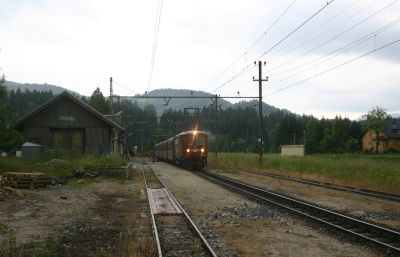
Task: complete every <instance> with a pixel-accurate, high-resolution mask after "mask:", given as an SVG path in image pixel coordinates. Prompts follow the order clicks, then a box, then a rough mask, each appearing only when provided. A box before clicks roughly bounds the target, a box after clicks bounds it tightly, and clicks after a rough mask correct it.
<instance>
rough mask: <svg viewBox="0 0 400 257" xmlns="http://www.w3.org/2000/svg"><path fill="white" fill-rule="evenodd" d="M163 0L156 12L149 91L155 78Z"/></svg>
mask: <svg viewBox="0 0 400 257" xmlns="http://www.w3.org/2000/svg"><path fill="white" fill-rule="evenodd" d="M163 2H164V1H163V0H158V3H157V13H156V22H155V24H156V25H155V28H154V38H153V51H152V55H151V60H150V71H149V81H148V85H147V91H150V88H151V82H152V80H153V70H154V62H155V59H156V52H157V43H158V33H159V31H160V23H161V14H162V8H163Z"/></svg>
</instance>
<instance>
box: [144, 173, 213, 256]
mask: <svg viewBox="0 0 400 257" xmlns="http://www.w3.org/2000/svg"><path fill="white" fill-rule="evenodd" d="M141 167H142V174H143V177H144V183H145V186H146V192H147V194H148V198H149V203H150V213H151V221H152V226H153V232H154V235H155V241H156V244H157V251H158V256H159V257H162V256H165V257H175V256H176V257H181V256H199V257H203V256H204V257H216V256H217V255H216V253H215V252H214V250H213V249H212V248H211V246H210V245H209V243H208V242H207V241H206V239H205V237H204V236H203V235H202V234H201V232H200V230H199V229H198V228H197V226H196V225H195V224H194V222H193V221H192V219H191V218H190V217H189V215H188V214H187V212H186V211H185V210H184V209H183V208H182V206H181V205H180V204H179V203H178V201H177V200H176V199H175V197H174V196H173V195H172V194H171V192H170V191H169V190H168V189H167V188H166V187H165V185H164V184H163V183H162V181H161V180H159V178H158V177H157V175H156V174H155V173H153V171H152V169H151V167H149V166H144V165H142V166H141ZM149 173H151V174H153V176H154V177H156V178H157V179H158V183H159V184H160V185H161V187H160V188H157V189H156V190H163V192H165V193H166V194H167V197H168V199H170V201H172V205H173V206H175V207H174V208H177V209H178V211H179V213H176V214H162V213H157V210H155V209H154V208H155V207H152V206H151V204H152V202H151V201H150V199H151V198H152V196H149V193H151V192H152V191H151V188H149V187H148V183H147V179H146V176H148V174H149ZM154 177H152V180H153V181H152V182H151V183H152V184H154ZM149 189H150V190H149ZM163 204H164V203H161V205H163Z"/></svg>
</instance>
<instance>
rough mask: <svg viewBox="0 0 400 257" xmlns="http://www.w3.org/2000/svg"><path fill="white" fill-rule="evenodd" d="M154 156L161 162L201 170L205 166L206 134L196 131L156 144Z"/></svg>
mask: <svg viewBox="0 0 400 257" xmlns="http://www.w3.org/2000/svg"><path fill="white" fill-rule="evenodd" d="M154 154H155V157H156V158H157V159H159V160H162V161H167V162H171V163H175V164H177V165H179V166H188V167H192V168H194V169H203V168H204V166H206V165H207V155H208V134H207V133H206V132H204V131H196V130H192V131H186V132H182V133H180V134H178V135H176V136H174V137H172V138H170V139H168V140H165V141H163V142H160V143H158V144H156V145H155V146H154Z"/></svg>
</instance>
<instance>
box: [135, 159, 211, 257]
mask: <svg viewBox="0 0 400 257" xmlns="http://www.w3.org/2000/svg"><path fill="white" fill-rule="evenodd" d="M141 167H142V175H143V177H144V181H145V186H146V194H147V182H146V175H145V172H144V165H141ZM148 167H149V168H150V169H151V167H150V166H148ZM153 173H154V175H155V176H156V178H157V179H158V181H159V182H160V184H161V185H162V187H163V189H165V191H166V192H167V194H168V195H169V196H170V197H171V199H172V200H173V201H174V204H176V205H177V206H178V208H179V209H180V210H181V211H182V214H183V217H184V219H185V220H186V223H187V224H188V225H189V227H190V230H191V231H192V232H193V233H194V235H195V236H197V237H198V239H200V243H201V248H202V249H203V251H204V252H205V255H201V256H211V257H217V254H216V253H215V252H214V250H213V249H212V247H211V246H210V244H209V243H208V242H207V240H206V238H205V237H204V236H203V234H202V233H201V232H200V230H199V228H198V227H197V226H196V224H195V223H194V222H193V220H192V219H191V218H190V216H189V215H188V213H187V212H186V211H185V209H184V208H183V207H182V206H181V205H180V204H179V202H178V201H177V200H176V198H175V197H174V196H173V194H172V193H171V191H170V190H169V189H168V188H167V187H166V186H165V184H164V183H163V182H162V181H161V179H160V178H159V176H158V175H157V174H156V173H155V172H153ZM147 197H148V195H147ZM150 212H151V220H152V225H153V230H154V235H155V237H156V243H157V250H158V256H159V257H162V256H163V245H162V243H161V241H160V234H159V232H158V229H157V224H156V217H155V215H154V213H153V211H152V210H151V208H150Z"/></svg>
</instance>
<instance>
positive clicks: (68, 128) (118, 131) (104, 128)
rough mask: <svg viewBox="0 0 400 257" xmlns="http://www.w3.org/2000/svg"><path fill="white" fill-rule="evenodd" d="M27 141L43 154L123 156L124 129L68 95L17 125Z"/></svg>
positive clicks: (36, 110)
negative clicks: (56, 152)
mask: <svg viewBox="0 0 400 257" xmlns="http://www.w3.org/2000/svg"><path fill="white" fill-rule="evenodd" d="M17 129H18V130H19V131H20V132H21V133H22V135H23V136H24V138H25V141H28V142H32V143H35V144H39V145H42V146H43V148H44V150H47V151H49V150H50V151H51V150H55V151H57V150H61V151H70V152H75V153H82V154H84V153H88V154H100V155H103V154H108V153H116V154H123V149H124V142H125V129H124V128H122V126H121V124H117V123H116V122H115V121H113V120H111V119H109V118H107V117H106V116H104V115H103V114H101V113H100V112H98V111H96V110H95V109H93V108H92V107H90V106H89V105H87V104H85V103H83V102H82V101H81V100H79V99H78V98H76V97H75V96H73V95H71V94H70V93H68V92H67V91H64V92H63V93H61V94H59V95H57V96H55V97H54V98H52V99H50V100H49V101H47V102H46V103H44V104H43V105H41V106H39V107H38V108H36V109H35V110H33V111H32V112H31V113H29V114H27V115H25V116H24V117H23V118H21V119H20V120H19V121H18V124H17Z"/></svg>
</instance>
